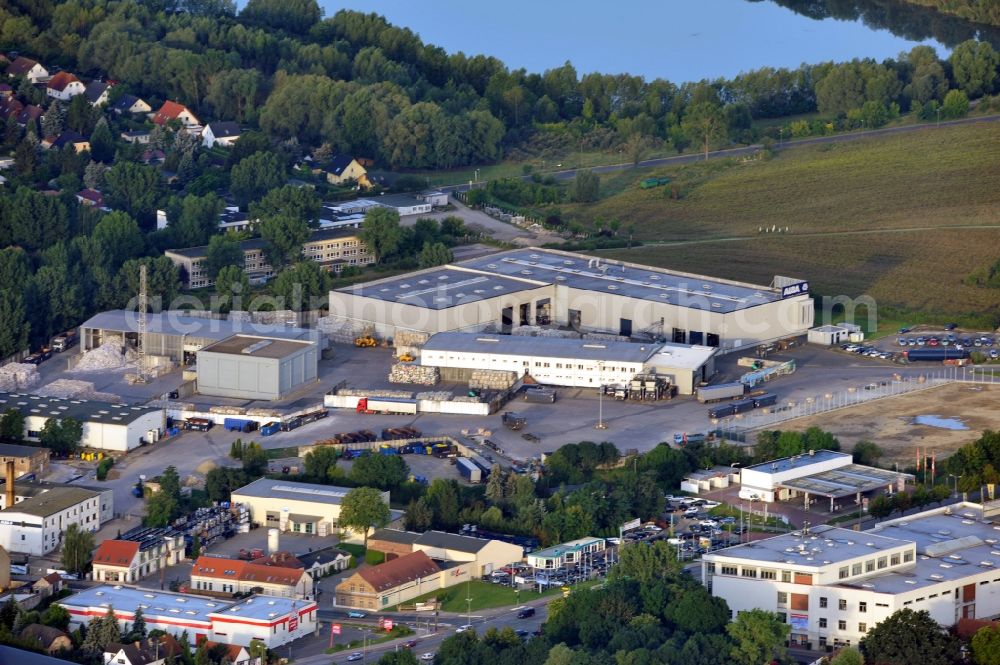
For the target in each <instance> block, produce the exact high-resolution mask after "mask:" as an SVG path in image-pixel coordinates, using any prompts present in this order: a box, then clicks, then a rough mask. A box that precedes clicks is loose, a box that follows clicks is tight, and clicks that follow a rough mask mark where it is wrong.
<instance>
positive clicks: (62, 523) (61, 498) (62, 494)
mask: <svg viewBox="0 0 1000 665" xmlns="http://www.w3.org/2000/svg"><path fill="white" fill-rule="evenodd" d="M110 493H111V492H110V490H108V493H107V494H108V495H109V498H108V499H104V498H103V497H102V494H103V492H96V491H94V490H91V489H87V488H84V487H73V486H48V487H45V488H44V489H43V490H42V491H39V492H38V493H37V494H34V495H33V496H30V497H28V498H25V499H24V500H22V501H18V502H17V503H15V504H14V505H13V506H10V507H6V508H4V509H3V510H0V547H3V548H4V549H5V550H7V551H8V552H22V553H24V554H33V555H35V556H42V555H45V554H48V553H49V552H51V551H52V550H55V549H57V548H58V547H59V546H60V545H61V544H62V538H63V534H64V533H66V529H68V528H69V525H70V524H76V525H78V526H79V527H80V529H82V530H84V531H91V532H93V531H97V530H98V529H99V528H100V527H101V524H103V521H102V520H101V515H102V506H101V504H102V501H108V502H110Z"/></svg>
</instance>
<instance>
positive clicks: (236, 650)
mask: <svg viewBox="0 0 1000 665" xmlns="http://www.w3.org/2000/svg"><path fill="white" fill-rule="evenodd" d="M202 642H204V643H205V648H206V649H211V648H213V647H217V646H219V645H220V644H222V642H213V641H212V640H202ZM222 646H224V647H226V655H225V656H223V658H226V659H228V660H229V662H231V663H235V662H236V661H237V659H238V658H239V657H240V652H241V651H243V649H245V648H246V647H244V646H242V645H239V644H222ZM247 653H248V654H249V652H247Z"/></svg>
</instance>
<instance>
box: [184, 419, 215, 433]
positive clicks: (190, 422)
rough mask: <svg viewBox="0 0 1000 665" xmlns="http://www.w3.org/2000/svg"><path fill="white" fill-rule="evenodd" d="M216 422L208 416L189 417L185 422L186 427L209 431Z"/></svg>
mask: <svg viewBox="0 0 1000 665" xmlns="http://www.w3.org/2000/svg"><path fill="white" fill-rule="evenodd" d="M214 424H215V423H214V422H212V421H211V420H209V419H208V418H188V419H187V420H186V421H185V422H184V429H193V430H195V431H198V432H207V431H208V430H210V429H212V425H214Z"/></svg>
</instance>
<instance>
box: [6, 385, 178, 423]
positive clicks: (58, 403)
mask: <svg viewBox="0 0 1000 665" xmlns="http://www.w3.org/2000/svg"><path fill="white" fill-rule="evenodd" d="M7 409H17V410H18V411H20V412H21V415H23V416H25V417H27V416H37V417H39V418H73V419H74V420H78V421H80V422H97V423H104V424H107V425H128V424H129V423H131V422H133V421H135V420H137V419H138V418H140V417H142V416H144V415H146V414H148V413H154V412H162V409H154V408H151V407H146V406H129V405H127V404H109V403H107V402H91V401H89V400H85V399H67V398H64V397H42V396H40V395H30V394H27V393H0V411H6V410H7Z"/></svg>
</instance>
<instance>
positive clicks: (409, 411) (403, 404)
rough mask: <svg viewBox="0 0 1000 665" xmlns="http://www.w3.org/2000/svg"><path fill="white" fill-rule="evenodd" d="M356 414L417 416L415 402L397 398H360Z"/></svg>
mask: <svg viewBox="0 0 1000 665" xmlns="http://www.w3.org/2000/svg"><path fill="white" fill-rule="evenodd" d="M356 411H357V412H358V413H369V414H371V413H399V414H405V415H410V416H415V415H417V400H415V399H403V398H397V397H362V398H361V399H359V400H358V406H357V409H356Z"/></svg>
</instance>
